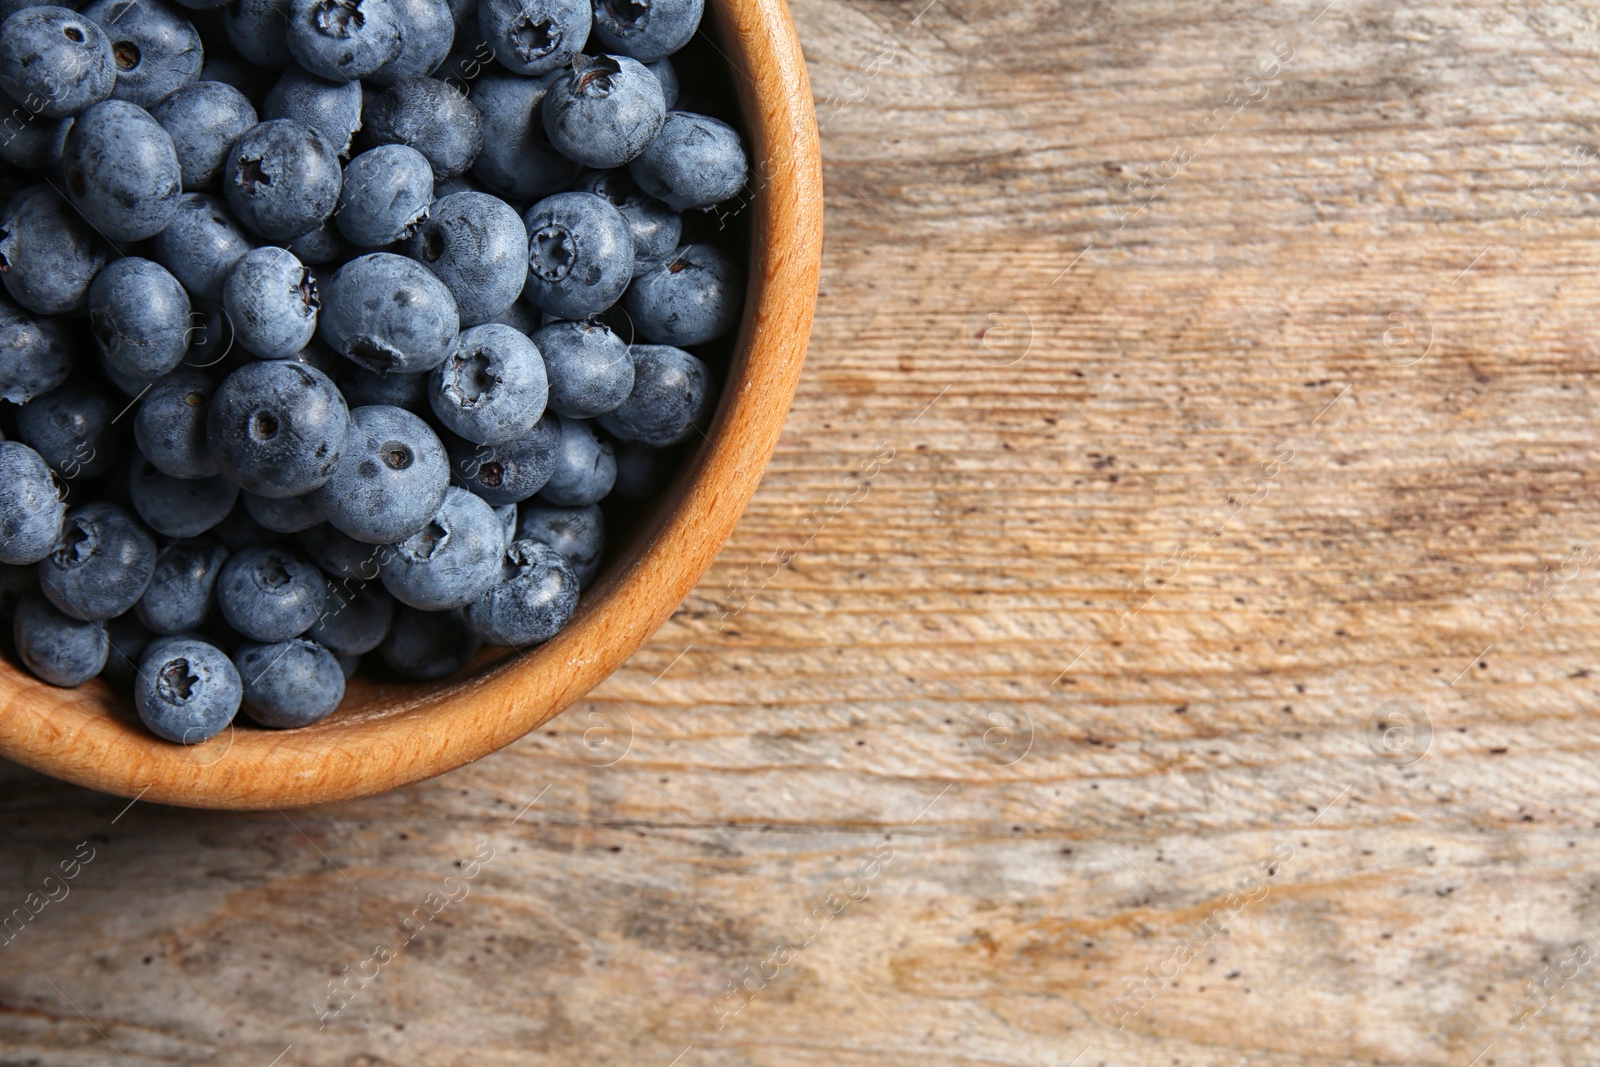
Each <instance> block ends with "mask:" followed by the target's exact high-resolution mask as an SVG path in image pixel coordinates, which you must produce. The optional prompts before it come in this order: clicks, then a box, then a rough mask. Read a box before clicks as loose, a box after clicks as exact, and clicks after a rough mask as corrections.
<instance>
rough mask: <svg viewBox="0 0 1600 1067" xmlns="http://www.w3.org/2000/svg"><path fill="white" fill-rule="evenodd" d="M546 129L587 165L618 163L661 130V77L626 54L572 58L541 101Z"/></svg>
mask: <svg viewBox="0 0 1600 1067" xmlns="http://www.w3.org/2000/svg"><path fill="white" fill-rule="evenodd" d="M542 111H543V119H544V132H545V133H546V134H548V135H549V137H550V143H551V144H553V145H555V146H556V149H557V150H558V151H560V152H561V154H562V155H564V156H566V157H567V158H568V159H575V160H577V161H578V162H579V163H582V164H583V165H584V166H586V167H595V168H599V169H604V168H607V167H621V166H623V165H625V164H627V163H628V162H629V161H630V160H632V159H633V158H634V157H636V156H637V155H638V154H639V153H640V152H643V151H644V149H645V146H646V145H648V144H649V143H650V142H651V141H653V140H654V139H655V137H656V134H658V133H660V132H661V124H662V122H663V121H664V120H665V119H666V117H667V104H666V100H665V98H664V97H663V96H662V93H661V83H660V82H658V81H656V76H655V75H654V74H651V73H650V71H649V69H648V68H646V67H645V65H644V64H643V63H640V62H639V61H638V60H636V59H629V58H628V57H627V56H585V55H578V56H574V57H573V58H572V63H571V65H570V66H569V67H568V68H567V69H566V70H565V71H564V72H562V74H561V76H560V77H559V78H557V79H556V80H555V82H554V83H552V84H551V86H550V90H549V91H548V92H547V93H545V96H544V103H543V107H542Z"/></svg>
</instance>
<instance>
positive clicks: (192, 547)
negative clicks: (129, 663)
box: [118, 537, 228, 648]
mask: <svg viewBox="0 0 1600 1067" xmlns="http://www.w3.org/2000/svg"><path fill="white" fill-rule="evenodd" d="M227 560H228V550H227V549H226V548H225V547H223V546H222V545H221V544H220V543H218V542H216V541H213V540H211V539H210V538H206V537H197V538H193V539H191V540H186V541H174V542H173V543H172V544H170V545H168V546H167V547H166V548H163V549H162V550H161V553H160V554H159V555H158V556H156V568H155V572H154V573H153V574H152V575H151V578H150V588H148V589H146V590H145V591H144V596H142V597H140V598H139V603H138V604H137V605H136V606H135V607H134V613H135V614H136V615H138V617H139V621H140V622H142V623H144V624H145V625H146V626H148V627H149V628H150V629H151V630H152V631H154V632H155V633H158V634H181V633H183V632H185V631H187V630H198V629H199V628H200V626H201V625H202V624H203V623H204V622H205V621H206V616H207V615H209V614H211V604H212V595H213V592H214V591H215V589H216V585H217V575H218V574H220V573H221V572H222V565H223V564H224V563H226V562H227ZM118 648H121V646H120V645H118Z"/></svg>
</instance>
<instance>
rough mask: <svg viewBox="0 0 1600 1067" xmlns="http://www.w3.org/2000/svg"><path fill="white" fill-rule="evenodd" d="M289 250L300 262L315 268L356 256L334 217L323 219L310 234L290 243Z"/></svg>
mask: <svg viewBox="0 0 1600 1067" xmlns="http://www.w3.org/2000/svg"><path fill="white" fill-rule="evenodd" d="M288 248H289V251H291V252H293V253H294V254H295V258H297V259H298V260H300V262H302V263H306V264H309V265H311V266H314V267H315V266H321V265H322V264H325V263H343V262H344V261H345V260H347V259H349V258H350V257H351V256H353V255H355V254H356V250H355V248H354V247H352V246H351V244H350V242H349V241H346V240H345V239H344V234H342V233H340V232H339V226H338V224H337V223H335V222H334V221H333V217H332V216H329V217H328V218H325V219H323V220H322V221H321V222H320V223H318V225H317V228H316V229H314V230H312V231H311V232H310V233H303V234H301V235H300V236H299V237H296V238H295V239H294V240H292V241H290V242H289V244H288Z"/></svg>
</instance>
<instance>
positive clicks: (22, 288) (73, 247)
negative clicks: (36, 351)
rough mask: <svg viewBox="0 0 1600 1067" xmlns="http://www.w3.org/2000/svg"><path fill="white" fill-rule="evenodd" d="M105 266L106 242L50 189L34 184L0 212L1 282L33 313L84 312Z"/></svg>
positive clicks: (14, 297) (11, 200)
mask: <svg viewBox="0 0 1600 1067" xmlns="http://www.w3.org/2000/svg"><path fill="white" fill-rule="evenodd" d="M105 263H106V246H105V243H104V242H103V241H102V240H101V239H100V236H99V235H98V234H97V233H95V232H94V230H93V228H91V227H90V225H89V224H88V223H87V222H85V221H84V220H83V217H82V216H80V215H79V214H78V213H77V212H76V211H74V210H72V206H71V205H70V204H68V203H67V202H66V201H65V200H63V199H61V197H59V196H57V195H56V192H55V190H54V189H51V188H50V186H48V185H30V186H28V187H27V188H26V189H24V190H22V191H21V192H20V193H17V194H16V195H15V196H13V197H12V198H11V199H10V200H9V201H7V202H6V204H5V206H4V207H3V208H0V282H3V283H4V285H5V289H6V292H8V293H10V294H11V299H13V300H15V301H16V302H17V303H19V304H21V305H22V306H23V307H25V308H27V309H28V310H29V311H32V312H34V313H35V314H39V315H60V314H63V313H72V312H78V311H82V310H83V307H84V304H85V303H86V302H87V301H88V297H89V283H90V282H92V281H93V280H94V276H95V275H96V274H97V273H99V271H100V268H101V267H103V266H105Z"/></svg>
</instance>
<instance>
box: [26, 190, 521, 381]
mask: <svg viewBox="0 0 1600 1067" xmlns="http://www.w3.org/2000/svg"><path fill="white" fill-rule="evenodd" d="M521 225H522V224H521V223H520V222H519V223H518V224H517V226H518V227H519V229H520V227H521ZM75 341H76V338H75V337H74V336H73V335H72V334H71V333H69V332H68V329H67V324H66V323H65V322H64V321H63V320H61V319H57V318H52V317H50V316H36V315H30V314H28V313H27V312H26V311H24V310H23V309H22V308H20V307H18V306H17V305H15V304H13V303H12V302H11V301H9V300H7V299H6V298H5V297H3V296H0V400H9V401H11V402H12V403H13V404H26V403H27V402H28V401H30V400H32V399H33V398H34V397H36V396H40V395H42V394H44V393H48V392H49V391H50V390H52V389H54V388H56V387H57V386H59V385H60V384H61V383H62V382H64V381H66V380H67V376H68V375H70V374H71V373H72V351H73V345H74V342H75Z"/></svg>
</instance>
